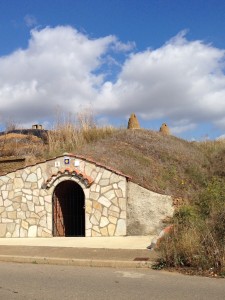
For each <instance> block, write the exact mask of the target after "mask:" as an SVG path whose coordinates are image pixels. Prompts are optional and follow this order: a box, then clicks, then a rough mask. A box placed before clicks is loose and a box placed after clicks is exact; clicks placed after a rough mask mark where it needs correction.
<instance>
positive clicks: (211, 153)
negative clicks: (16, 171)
mask: <svg viewBox="0 0 225 300" xmlns="http://www.w3.org/2000/svg"><path fill="white" fill-rule="evenodd" d="M48 141H49V142H48V143H47V144H46V143H45V142H44V141H43V140H42V139H40V138H38V137H36V136H33V135H23V134H12V133H11V134H7V135H3V136H1V137H0V155H1V157H6V156H11V155H13V156H15V157H18V156H19V157H21V156H25V157H26V158H27V163H29V162H34V161H39V160H42V159H44V158H49V157H53V156H56V155H61V154H62V153H64V152H72V153H75V154H80V155H84V156H87V157H92V158H93V159H94V160H96V161H98V162H101V163H103V164H105V165H108V166H110V167H112V168H114V169H118V170H120V171H121V172H123V173H124V174H127V175H129V176H131V177H132V180H133V181H134V182H136V183H138V184H140V185H141V186H143V187H145V188H147V189H150V190H152V191H155V192H159V193H162V194H168V195H173V196H174V197H182V198H185V199H186V198H192V197H193V196H194V195H195V193H197V192H199V191H201V190H202V189H203V188H204V187H205V186H206V183H207V181H208V179H209V178H211V177H212V176H215V175H216V176H221V177H222V178H224V174H225V141H206V142H188V141H185V140H182V139H179V138H176V137H174V136H169V135H163V134H162V133H160V132H156V131H151V130H143V129H140V130H126V129H113V128H90V129H86V130H78V129H77V128H74V127H71V126H70V127H69V126H66V127H65V126H61V127H60V128H57V129H56V130H53V131H50V132H49V133H48ZM0 168H1V165H0ZM3 171H4V170H3V169H2V170H0V172H3Z"/></svg>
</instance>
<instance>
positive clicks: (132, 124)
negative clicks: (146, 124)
mask: <svg viewBox="0 0 225 300" xmlns="http://www.w3.org/2000/svg"><path fill="white" fill-rule="evenodd" d="M140 128H141V127H140V124H139V122H138V119H137V117H136V115H135V114H131V115H130V118H129V121H128V126H127V129H140Z"/></svg>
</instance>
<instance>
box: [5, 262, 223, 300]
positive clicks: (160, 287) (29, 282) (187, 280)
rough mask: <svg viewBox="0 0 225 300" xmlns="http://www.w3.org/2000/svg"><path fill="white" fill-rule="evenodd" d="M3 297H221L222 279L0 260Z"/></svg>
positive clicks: (37, 299) (23, 299)
mask: <svg viewBox="0 0 225 300" xmlns="http://www.w3.org/2000/svg"><path fill="white" fill-rule="evenodd" d="M0 268H1V272H0V299H2V300H5V299H7V300H13V299H15V300H20V299H21V300H43V299H45V300H53V299H54V300H61V299H79V300H80V299H85V300H86V299H94V300H95V299H96V300H101V299H102V300H106V299H107V300H111V299H112V300H114V299H120V300H123V299H124V300H125V299H126V300H127V299H129V300H136V299H138V300H142V299H143V300H145V299H148V300H149V299H153V300H183V299H187V300H212V299H213V300H223V299H224V295H225V279H214V278H204V277H197V276H186V275H182V274H178V273H169V272H165V271H154V270H151V269H146V268H145V269H137V268H136V269H131V268H129V269H126V268H123V269H121V268H97V267H96V268H90V267H71V266H55V265H38V264H18V263H17V264H15V263H3V262H0Z"/></svg>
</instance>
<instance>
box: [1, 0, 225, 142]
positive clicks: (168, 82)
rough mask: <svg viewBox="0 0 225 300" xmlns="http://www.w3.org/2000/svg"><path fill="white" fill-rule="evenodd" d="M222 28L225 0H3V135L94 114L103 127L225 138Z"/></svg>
mask: <svg viewBox="0 0 225 300" xmlns="http://www.w3.org/2000/svg"><path fill="white" fill-rule="evenodd" d="M224 29H225V1H224V0H220V1H219V0H214V1H213V0H208V1H207V0H205V1H201V0H195V1H192V0H189V1H187V0H186V1H185V0H170V1H169V0H158V1H157V0H149V1H145V0H139V1H136V0H111V1H109V0H92V1H91V0H82V1H81V0H80V1H76V0H74V1H72V0H45V1H44V0H43V1H42V0H7V1H6V0H0V40H1V43H0V128H1V129H3V128H4V126H5V124H7V122H9V121H11V120H13V121H14V122H15V123H17V124H19V125H20V126H23V127H29V126H31V124H33V123H43V124H45V126H46V127H49V128H50V127H51V124H52V120H53V119H54V114H55V111H56V109H59V110H60V111H62V112H63V113H68V112H72V113H74V114H76V113H79V112H80V111H82V110H83V109H85V108H86V107H89V106H91V107H92V109H93V110H94V112H95V114H96V118H97V120H98V122H99V124H112V125H116V126H121V125H122V126H123V125H126V124H127V120H128V117H129V115H130V114H131V113H132V112H134V113H136V115H137V116H138V118H139V122H140V123H141V125H142V127H144V128H149V129H153V130H158V129H159V127H160V125H161V124H162V123H163V122H166V123H167V124H168V126H169V127H170V128H171V131H172V133H173V134H174V135H176V136H179V137H182V138H185V139H189V140H191V139H197V140H199V139H200V140H201V139H205V138H210V139H215V138H218V137H220V136H224V135H225V75H224V55H225V39H224Z"/></svg>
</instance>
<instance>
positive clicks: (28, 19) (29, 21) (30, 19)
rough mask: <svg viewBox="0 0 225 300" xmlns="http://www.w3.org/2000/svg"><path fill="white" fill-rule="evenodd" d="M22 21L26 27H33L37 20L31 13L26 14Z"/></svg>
mask: <svg viewBox="0 0 225 300" xmlns="http://www.w3.org/2000/svg"><path fill="white" fill-rule="evenodd" d="M24 21H25V24H26V26H27V27H33V26H35V25H37V20H36V18H35V17H34V16H33V15H26V16H25V17H24Z"/></svg>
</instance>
